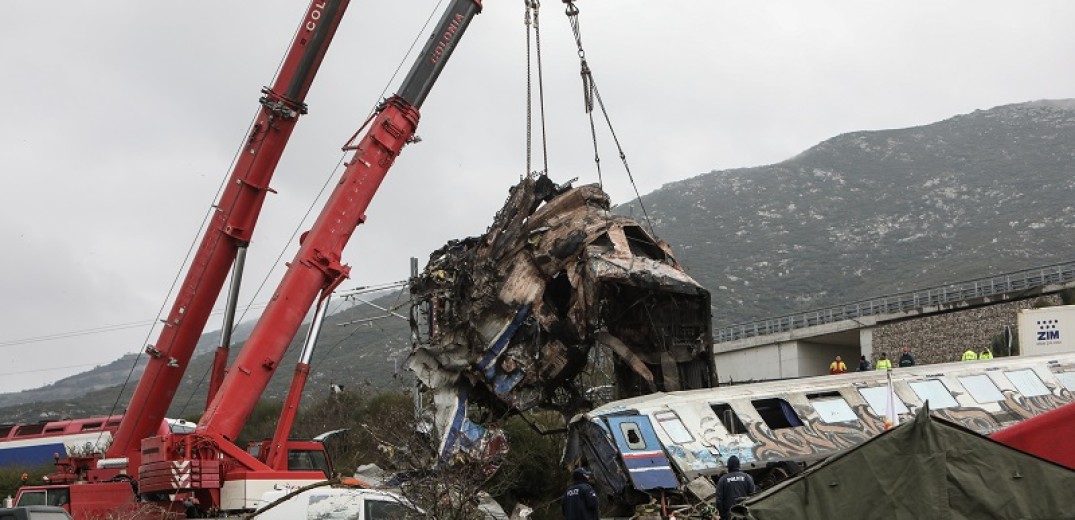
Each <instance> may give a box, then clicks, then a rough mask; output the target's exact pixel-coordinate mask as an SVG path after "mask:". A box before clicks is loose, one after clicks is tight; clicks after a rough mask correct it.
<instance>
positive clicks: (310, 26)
mask: <svg viewBox="0 0 1075 520" xmlns="http://www.w3.org/2000/svg"><path fill="white" fill-rule="evenodd" d="M324 10H325V2H321V3H319V4H314V5H313V9H311V10H310V19H309V20H307V21H306V30H307V31H310V32H313V30H314V29H317V21H318V20H320V19H321V13H322V12H323V11H324Z"/></svg>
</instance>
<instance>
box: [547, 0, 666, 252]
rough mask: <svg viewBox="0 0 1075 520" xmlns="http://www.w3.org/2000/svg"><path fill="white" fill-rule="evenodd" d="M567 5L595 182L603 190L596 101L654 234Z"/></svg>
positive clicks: (570, 1)
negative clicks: (577, 62)
mask: <svg viewBox="0 0 1075 520" xmlns="http://www.w3.org/2000/svg"><path fill="white" fill-rule="evenodd" d="M563 1H564V4H566V5H567V8H566V10H565V11H564V12H565V14H567V19H568V22H569V23H570V24H571V32H572V33H573V34H574V35H575V45H576V46H577V47H578V56H579V74H580V75H581V76H582V97H583V102H584V104H585V106H586V113H587V114H589V117H590V136H591V138H592V139H593V148H594V164H596V166H597V180H598V182H599V183H600V185H601V188H602V189H604V186H605V185H604V180H603V179H602V175H601V154H600V152H599V150H598V146H597V129H596V126H595V124H594V120H593V110H594V101H595V100H596V101H597V107H598V108H600V109H601V115H602V116H603V117H604V118H605V124H606V125H608V130H609V133H610V134H611V136H612V141H613V142H614V143H615V144H616V151H617V152H619V155H620V161H621V162H623V169H624V170H625V171H626V172H627V179H628V180H629V181H630V182H631V188H632V189H633V190H634V192H635V199H636V200H638V206H639V207H640V208H641V209H642V215H643V217H644V218H645V219H646V225H647V226H648V227H649V231H650V233H652V234H654V235H655V234H656V233H654V231H653V221H652V220H651V219H650V218H649V212H647V211H646V205H645V204H643V203H642V196H641V195H640V194H639V193H638V185H636V184H635V178H634V175H632V174H631V166H630V165H629V164H628V163H627V154H625V153H624V151H623V146H622V145H620V139H619V137H618V136H617V135H616V129H615V128H613V126H612V119H611V118H610V117H609V115H608V110H607V109H606V108H605V102H604V101H603V100H602V99H601V92H600V91H598V89H597V82H596V81H594V78H593V71H591V70H590V64H589V63H587V61H586V51H585V50H584V49H583V47H582V29H581V28H580V26H579V8H578V6H576V5H575V2H574V0H563Z"/></svg>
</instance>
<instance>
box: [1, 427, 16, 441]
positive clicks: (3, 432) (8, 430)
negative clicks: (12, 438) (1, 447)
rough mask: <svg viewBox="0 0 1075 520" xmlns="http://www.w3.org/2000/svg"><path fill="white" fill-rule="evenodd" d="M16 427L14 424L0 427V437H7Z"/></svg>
mask: <svg viewBox="0 0 1075 520" xmlns="http://www.w3.org/2000/svg"><path fill="white" fill-rule="evenodd" d="M14 428H15V427H14V426H2V427H0V439H2V438H4V437H7V436H8V434H10V433H11V430H13V429H14Z"/></svg>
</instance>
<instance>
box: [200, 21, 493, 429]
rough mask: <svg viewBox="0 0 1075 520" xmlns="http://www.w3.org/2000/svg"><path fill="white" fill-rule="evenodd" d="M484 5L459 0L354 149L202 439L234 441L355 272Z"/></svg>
mask: <svg viewBox="0 0 1075 520" xmlns="http://www.w3.org/2000/svg"><path fill="white" fill-rule="evenodd" d="M480 10H481V2H480V1H479V0H455V1H454V2H453V3H452V5H451V6H450V7H449V9H448V10H447V11H446V12H445V13H444V15H443V16H442V17H441V20H440V22H439V24H438V29H437V31H436V32H434V33H433V37H431V38H430V40H429V42H428V43H427V44H426V46H425V48H424V49H423V51H422V54H421V55H420V56H419V59H418V61H417V62H416V63H415V64H414V66H413V67H412V69H411V71H410V73H409V74H408V76H407V78H406V79H405V80H404V83H403V85H402V87H401V88H400V90H399V91H398V92H397V93H396V95H394V96H392V97H391V98H390V99H388V100H387V101H386V102H385V103H384V104H383V105H382V106H381V107H380V109H379V112H378V113H377V114H376V115H375V116H374V117H373V120H372V122H371V123H370V124H369V131H368V132H367V133H366V135H365V136H364V137H363V138H362V140H361V141H359V143H358V144H357V145H356V146H354V147H350V146H349V147H347V148H348V149H354V150H355V154H354V156H353V157H352V158H351V160H350V161H349V162H348V163H347V167H346V169H345V170H344V173H343V176H342V178H341V179H340V182H339V184H337V185H336V188H335V190H334V191H333V192H332V195H331V196H330V197H329V199H328V201H327V202H326V203H325V207H324V208H323V209H322V211H321V214H320V215H319V216H318V218H317V221H316V222H315V223H314V225H313V227H312V228H311V229H310V231H308V232H307V233H306V234H305V235H304V236H303V238H302V240H301V243H302V245H301V247H300V248H299V251H298V253H297V254H296V255H295V258H294V260H292V261H291V263H290V264H289V267H288V270H287V272H286V273H285V274H284V278H283V280H282V281H281V282H280V285H279V286H278V287H277V289H276V292H275V293H274V294H273V297H272V300H271V301H270V303H269V305H268V306H267V307H266V308H265V311H264V313H263V314H262V316H261V318H260V319H259V320H258V323H257V325H255V327H254V330H253V331H252V332H251V334H250V337H249V338H248V339H247V340H246V346H245V347H244V348H243V351H242V352H241V353H240V354H239V357H238V358H236V360H235V362H234V363H233V364H232V366H231V368H230V369H229V371H228V374H227V376H226V377H225V379H224V382H223V384H222V385H221V387H220V391H219V392H217V394H216V395H215V397H214V399H213V402H212V403H211V404H210V405H209V408H208V409H207V410H206V411H205V414H204V415H203V416H202V419H201V421H199V422H198V430H197V431H198V433H199V434H215V435H219V436H220V437H222V438H224V439H235V438H236V437H237V436H238V435H239V432H240V431H241V430H242V427H243V425H244V424H245V423H246V420H247V418H248V417H249V415H250V412H251V411H252V410H253V409H254V405H255V404H257V401H258V399H259V398H260V396H261V394H262V392H263V391H264V389H265V387H266V385H268V383H269V379H270V378H271V377H272V375H273V373H274V372H275V371H276V369H277V367H278V365H279V363H280V360H281V359H282V358H283V355H284V353H285V352H286V351H287V347H288V345H289V344H290V343H291V340H292V339H293V338H294V336H295V333H296V332H297V331H298V330H299V327H300V326H301V325H302V321H303V318H304V317H305V316H306V313H307V311H308V310H309V309H310V307H311V306H312V305H313V303H314V302H315V300H316V299H317V297H318V294H326V295H327V294H329V293H331V292H332V290H333V289H335V288H336V286H337V285H339V284H340V282H342V281H343V280H344V279H345V278H346V277H347V275H348V272H349V269H350V268H349V267H348V266H346V265H343V264H342V263H341V257H342V254H343V248H344V246H346V245H347V241H348V240H349V239H350V238H351V234H352V233H354V231H355V228H356V227H358V225H359V224H361V223H362V222H364V221H365V220H366V216H365V212H366V208H367V207H368V206H369V203H370V201H371V200H373V196H374V194H375V193H376V192H377V188H378V187H379V186H380V185H381V181H383V180H384V177H385V175H386V174H387V173H388V170H389V168H391V166H392V163H393V161H395V159H396V157H397V156H398V155H399V153H400V151H401V150H402V149H403V146H404V145H405V144H407V143H408V142H409V141H410V140H411V138H412V137H413V136H414V132H415V129H416V128H417V126H418V118H419V112H418V109H419V107H420V106H421V104H422V102H423V101H424V100H425V98H426V96H427V95H428V93H429V91H430V89H431V88H432V86H433V83H434V82H435V81H436V78H437V76H439V74H440V72H441V70H442V69H443V68H444V65H445V64H446V62H447V61H448V57H449V56H450V55H451V53H452V51H453V50H454V48H455V45H456V44H457V43H458V40H459V38H460V36H462V34H463V32H464V31H465V30H466V28H467V25H468V24H469V23H470V21H471V20H472V19H473V17H474V16H475V15H476V14H477V13H478V12H480Z"/></svg>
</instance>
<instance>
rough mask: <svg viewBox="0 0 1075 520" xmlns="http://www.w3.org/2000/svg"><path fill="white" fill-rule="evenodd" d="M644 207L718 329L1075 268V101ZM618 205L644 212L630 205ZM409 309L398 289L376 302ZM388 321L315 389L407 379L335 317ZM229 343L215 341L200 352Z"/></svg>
mask: <svg viewBox="0 0 1075 520" xmlns="http://www.w3.org/2000/svg"><path fill="white" fill-rule="evenodd" d="M643 202H644V203H645V206H646V209H647V211H648V212H649V215H650V216H651V217H652V218H653V224H654V228H655V230H656V232H657V234H658V235H659V236H661V237H662V238H663V239H665V240H667V241H668V242H669V243H670V244H671V245H672V247H673V249H674V250H675V251H677V256H678V258H679V259H680V260H681V261H682V262H683V263H684V265H686V267H687V268H688V271H689V272H690V273H691V274H692V275H693V276H694V277H695V278H696V279H698V280H699V281H700V282H701V283H702V284H703V285H705V286H707V287H709V288H710V290H711V291H712V292H713V305H714V319H715V323H716V324H717V325H718V326H719V325H726V324H731V323H737V322H742V321H746V320H751V319H758V318H765V317H772V316H778V315H782V314H787V313H791V312H797V311H805V310H811V309H817V308H820V307H825V306H829V305H835V304H839V303H844V302H848V301H854V300H859V299H865V298H870V297H875V296H881V295H884V294H887V293H893V292H898V291H904V290H908V289H915V288H922V287H929V286H933V285H940V284H943V283H947V282H952V281H960V280H965V279H971V278H979V277H984V276H989V275H994V274H998V273H1003V272H1007V271H1013V270H1018V269H1025V268H1030V267H1034V266H1038V265H1045V264H1051V263H1057V262H1061V261H1069V260H1071V259H1072V258H1075V240H1071V238H1072V236H1073V234H1075V101H1072V100H1065V101H1038V102H1033V103H1023V104H1016V105H1007V106H1001V107H996V108H992V109H989V110H978V111H976V112H974V113H971V114H965V115H959V116H956V117H953V118H951V119H947V120H945V121H941V122H938V123H933V124H930V125H926V126H920V127H915V128H906V129H899V130H883V131H870V132H854V133H850V134H845V135H840V136H837V137H834V138H832V139H829V140H827V141H825V142H822V143H820V144H818V145H817V146H814V147H813V148H810V149H809V150H806V151H805V152H803V153H801V154H799V155H798V156H796V157H793V158H791V159H789V160H787V161H784V162H782V163H779V164H773V165H769V166H762V167H758V168H743V169H736V170H725V171H714V172H710V173H707V174H704V175H699V176H697V177H693V178H690V179H687V180H684V181H680V182H676V183H672V184H668V185H666V186H664V187H662V188H661V189H659V190H657V191H655V192H653V193H651V194H649V195H646V196H644V197H643ZM619 210H620V211H622V212H625V213H633V214H634V215H635V216H636V217H640V215H641V213H640V212H639V211H638V208H637V207H636V206H635V205H630V204H628V205H624V206H621V207H620V208H619ZM491 217H492V216H491V215H490V218H491ZM474 231H475V234H477V233H478V232H480V231H482V230H474ZM400 302H401V296H398V295H390V296H387V297H386V299H385V300H382V302H381V303H382V305H384V306H387V307H396V306H397V305H398V304H399V303H400ZM384 314H385V313H384V312H383V311H379V310H377V309H374V308H372V307H369V306H357V307H353V308H349V309H346V310H344V311H343V312H341V313H338V314H336V315H334V316H331V317H330V319H329V323H328V324H327V325H326V326H325V327H324V329H323V334H322V339H321V342H320V345H321V346H319V347H318V350H317V351H316V353H315V355H314V367H313V373H312V374H311V380H310V383H309V385H308V387H307V388H308V391H307V392H308V393H317V392H327V391H328V385H329V384H330V383H343V384H346V385H348V386H349V387H352V388H353V387H354V385H363V384H368V385H371V386H377V387H386V386H398V385H403V384H406V378H400V377H397V376H396V373H397V370H396V369H397V367H398V365H399V364H400V362H401V360H402V357H403V355H405V353H406V351H407V349H408V348H409V339H408V333H409V331H408V328H407V324H406V323H405V322H404V321H403V320H400V319H399V318H394V317H393V318H381V319H377V320H375V321H359V322H357V323H352V324H351V325H346V326H341V325H340V324H344V323H348V322H355V321H356V320H365V319H369V318H375V317H378V316H384ZM400 314H404V315H405V314H406V313H405V312H402V311H400ZM304 335H305V330H303V331H300V333H299V334H298V337H299V338H300V339H299V340H296V342H295V345H297V344H298V343H299V342H301V338H302V337H304ZM218 337H219V336H218V333H216V332H213V333H209V334H207V335H206V336H205V337H204V338H203V346H202V347H201V348H200V351H207V352H208V351H210V350H211V348H212V347H213V346H214V344H215V343H214V342H215V341H216V340H217V338H218ZM297 352H298V348H292V349H291V350H290V355H289V357H288V358H287V359H285V361H284V363H283V364H282V367H285V368H282V369H280V370H279V371H278V372H277V375H276V378H275V379H274V380H273V382H272V383H271V385H270V388H269V390H268V391H267V392H266V394H265V397H266V398H268V399H282V398H283V396H284V392H285V391H286V385H287V382H288V380H289V379H290V377H291V370H290V368H287V367H292V366H294V357H295V356H297ZM209 361H210V356H207V355H202V356H200V357H197V358H196V359H195V360H194V362H193V363H192V366H191V368H190V369H189V370H188V371H187V375H186V381H185V383H184V386H183V388H182V389H181V390H180V394H179V396H178V397H177V399H176V400H175V403H176V404H175V406H173V409H172V411H171V414H172V415H173V416H192V415H195V414H197V413H199V412H200V410H201V407H202V406H203V403H204V392H205V390H204V387H205V384H204V381H203V377H204V374H205V373H206V371H207V368H208V364H209ZM131 363H132V360H131V359H129V358H125V359H121V360H118V361H117V362H115V363H114V364H111V365H109V366H106V367H99V368H97V369H95V370H93V371H91V372H87V373H85V374H81V375H79V376H75V377H73V378H69V379H67V380H64V381H61V382H58V383H56V384H54V385H50V387H46V388H44V389H38V390H32V391H27V392H20V393H18V394H8V395H0V407H2V408H0V422H4V421H13V420H18V421H25V420H37V419H38V418H39V417H41V416H42V414H46V415H49V416H56V415H69V416H85V415H89V414H99V413H107V412H108V411H109V410H111V409H112V406H113V405H114V404H115V403H116V402H119V403H120V407H122V405H123V404H124V403H126V402H127V397H126V395H123V396H120V397H119V398H117V395H118V391H117V388H118V387H117V386H116V385H119V384H121V383H122V381H123V379H124V378H125V377H126V375H127V373H128V372H129V371H130V366H131ZM131 386H133V384H132V385H131ZM87 389H89V390H91V391H90V392H88V393H87ZM127 392H130V388H128V390H127Z"/></svg>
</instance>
